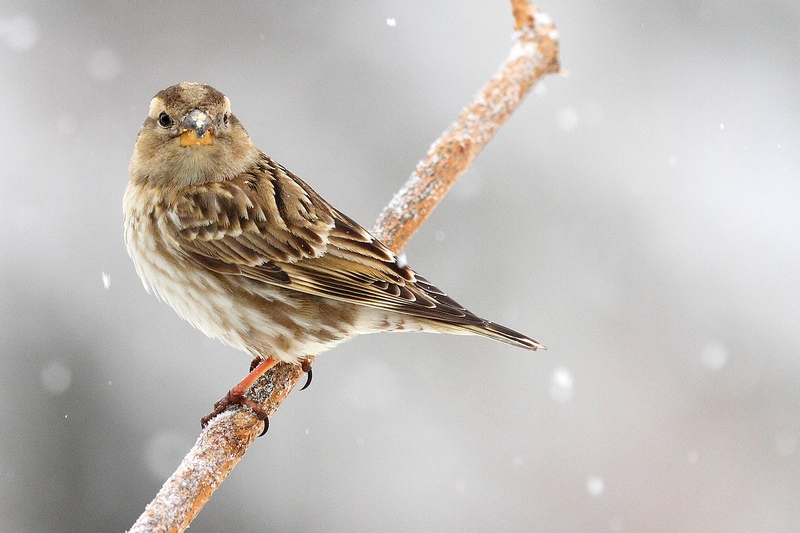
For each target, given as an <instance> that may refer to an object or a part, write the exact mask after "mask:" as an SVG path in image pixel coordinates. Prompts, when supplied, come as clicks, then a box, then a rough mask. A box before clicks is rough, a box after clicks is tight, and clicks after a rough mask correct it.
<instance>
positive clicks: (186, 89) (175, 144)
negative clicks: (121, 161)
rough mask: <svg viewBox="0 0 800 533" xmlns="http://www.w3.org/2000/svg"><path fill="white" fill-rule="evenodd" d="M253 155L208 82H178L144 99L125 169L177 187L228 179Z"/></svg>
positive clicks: (240, 128)
mask: <svg viewBox="0 0 800 533" xmlns="http://www.w3.org/2000/svg"><path fill="white" fill-rule="evenodd" d="M258 156H259V151H258V150H257V149H256V148H255V147H254V146H253V143H252V142H251V141H250V136H249V135H248V134H247V131H245V129H244V127H243V126H242V125H241V123H239V121H238V120H237V119H236V116H234V114H233V113H231V103H230V100H228V97H227V96H225V95H224V94H222V93H221V92H219V91H217V90H216V89H214V88H213V87H211V86H209V85H201V84H199V83H181V84H178V85H173V86H172V87H168V88H166V89H164V90H163V91H160V92H159V93H158V94H156V95H155V97H154V98H153V100H152V101H151V102H150V112H149V113H148V115H147V119H146V120H145V121H144V124H143V125H142V129H141V130H139V136H138V137H137V139H136V149H135V150H134V152H133V158H132V159H131V166H130V173H131V179H133V180H137V181H142V182H151V183H153V184H157V185H160V186H162V187H178V188H180V187H184V186H187V185H193V184H202V183H208V182H215V181H222V180H226V179H231V178H233V177H234V176H237V175H238V174H241V173H242V172H244V171H245V170H247V168H249V167H250V166H251V165H252V164H253V163H254V162H255V160H256V159H257V158H258Z"/></svg>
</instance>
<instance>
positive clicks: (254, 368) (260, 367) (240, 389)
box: [200, 357, 278, 437]
mask: <svg viewBox="0 0 800 533" xmlns="http://www.w3.org/2000/svg"><path fill="white" fill-rule="evenodd" d="M277 364H278V360H277V359H275V358H273V357H267V358H266V359H260V358H256V359H254V360H253V362H252V363H251V364H250V368H251V370H250V373H249V374H247V376H246V377H245V378H244V379H243V380H242V381H240V382H239V384H238V385H236V386H235V387H233V388H232V389H231V390H229V391H228V394H226V395H225V396H223V397H222V398H221V399H220V400H219V401H217V403H215V404H214V410H213V411H211V412H210V413H209V414H207V415H206V416H204V417H203V418H201V419H200V424H201V426H202V427H206V424H208V422H209V421H210V420H211V419H212V418H214V417H215V416H217V415H218V414H220V413H222V412H223V411H225V409H227V408H228V407H230V406H231V405H241V406H242V407H247V408H249V409H251V410H252V411H253V412H254V413H255V415H256V416H257V417H258V419H259V420H263V421H264V431H262V432H261V435H263V434H264V433H266V432H267V429H268V428H269V418H268V417H267V413H265V412H264V410H263V409H262V408H261V406H260V405H259V404H258V403H257V402H254V401H253V400H251V399H249V398H247V397H245V395H244V393H245V392H247V389H249V388H250V386H251V385H252V384H253V383H255V381H256V380H257V379H258V378H260V377H261V376H263V375H264V374H266V373H267V371H268V370H269V369H270V368H272V367H273V366H275V365H277ZM261 435H259V437H260V436H261Z"/></svg>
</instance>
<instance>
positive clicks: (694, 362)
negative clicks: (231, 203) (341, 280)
mask: <svg viewBox="0 0 800 533" xmlns="http://www.w3.org/2000/svg"><path fill="white" fill-rule="evenodd" d="M119 4H120V5H112V3H109V4H106V3H101V2H97V3H94V4H92V3H66V2H64V3H47V4H44V3H42V4H38V3H25V2H4V3H3V5H2V6H0V117H1V118H0V124H2V127H0V220H2V225H0V228H2V229H0V249H2V255H3V258H2V260H0V291H1V292H0V294H1V296H2V300H1V301H2V305H1V306H0V401H1V402H2V403H1V404H0V405H2V407H0V531H4V532H5V531H14V532H28V531H48V532H51V531H87V532H88V531H115V530H116V531H120V530H124V529H125V528H127V527H129V526H130V524H132V523H133V521H134V520H135V519H136V517H137V516H138V515H139V513H140V512H141V511H142V510H143V508H144V506H145V504H146V503H147V502H148V501H149V500H150V499H151V497H152V496H153V495H154V494H155V492H156V491H157V490H158V488H159V486H160V485H161V483H162V481H163V480H164V479H165V478H166V477H167V476H168V474H169V473H170V472H171V471H172V469H173V468H174V467H175V466H176V465H177V463H178V462H179V460H180V458H181V457H182V455H183V453H184V452H185V451H186V450H188V449H189V448H190V447H191V445H192V444H193V442H194V440H195V438H196V436H197V434H198V429H199V423H198V420H199V418H200V417H201V416H202V415H204V414H206V413H207V412H208V411H209V410H210V408H211V406H212V404H213V402H214V401H215V400H216V399H217V398H219V397H220V396H222V395H223V394H224V393H225V392H226V391H227V390H228V388H229V387H230V386H232V385H233V384H234V383H236V382H237V381H238V380H239V379H240V378H241V377H242V376H244V374H245V373H246V371H247V366H248V364H249V358H248V357H247V356H246V355H244V354H241V353H238V352H236V351H234V350H232V349H230V348H227V347H225V346H223V345H222V344H220V343H218V342H215V341H210V340H208V339H206V338H205V337H204V336H203V335H202V334H201V333H199V332H197V331H195V330H193V329H192V328H191V327H190V326H189V325H187V324H186V323H184V322H182V321H181V320H180V319H179V318H178V316H177V315H176V314H175V313H174V312H173V311H172V310H171V309H169V308H168V307H167V306H166V305H164V304H161V303H159V302H158V301H156V299H155V298H154V297H152V296H150V295H148V294H146V293H145V291H144V290H143V289H142V286H141V283H140V282H139V280H138V279H137V277H136V274H135V272H134V269H133V265H132V263H131V261H130V260H129V258H128V257H127V255H126V252H125V248H124V245H123V242H122V214H121V202H122V195H123V191H124V189H125V185H126V182H127V166H128V161H129V158H130V155H131V152H132V148H133V143H134V139H135V136H136V132H137V131H138V128H139V126H140V125H141V123H142V121H143V120H144V117H145V115H146V113H147V107H148V104H149V101H150V98H151V97H152V96H153V94H155V93H156V92H157V91H158V90H160V89H162V88H164V87H166V86H168V85H171V84H173V83H176V82H180V81H202V82H205V83H209V84H211V85H214V86H215V87H217V88H218V89H220V90H221V91H223V92H225V93H226V94H227V95H228V96H229V97H230V99H231V101H232V102H233V108H234V112H236V114H237V116H238V117H239V118H240V120H241V121H242V122H243V123H244V125H245V126H246V127H247V129H248V130H249V132H250V134H251V136H252V138H253V140H254V141H255V143H256V144H257V146H259V147H261V148H262V149H263V150H264V151H265V152H266V153H268V154H269V155H271V156H273V157H274V158H275V159H277V160H278V161H280V162H282V163H283V164H284V165H286V166H287V167H289V168H290V169H292V170H293V171H295V172H296V173H298V174H299V175H300V176H301V177H303V178H304V179H305V180H306V181H308V182H309V183H310V184H312V186H314V187H315V188H316V189H317V191H318V192H320V193H321V194H322V195H323V196H324V197H326V198H327V199H328V200H330V201H331V202H332V203H333V204H334V205H336V206H337V207H339V208H340V209H342V210H343V211H344V212H346V213H348V214H350V215H351V216H353V217H354V218H355V219H356V220H358V221H360V222H361V223H363V224H364V225H366V226H368V227H369V226H371V224H372V222H373V221H374V219H375V217H376V216H377V214H378V213H379V211H380V210H381V208H382V207H383V206H384V205H385V204H386V202H387V201H388V200H389V198H390V197H391V196H392V194H393V193H394V191H395V190H396V189H398V187H399V186H400V185H401V184H402V182H403V181H404V180H405V179H406V177H407V176H408V174H409V173H410V171H411V170H412V169H413V168H414V165H415V164H416V162H417V161H418V160H419V159H420V158H421V157H422V156H423V155H424V153H425V151H426V150H427V148H428V146H429V144H430V143H431V142H432V141H433V140H434V139H435V138H436V137H437V136H438V135H439V134H440V132H441V131H442V130H443V129H444V128H445V127H446V126H447V125H448V124H449V123H450V122H451V121H452V120H453V119H454V118H455V117H456V116H457V114H458V113H459V111H460V110H461V108H462V106H464V105H465V104H466V103H467V102H469V101H470V99H471V97H472V96H473V95H474V93H475V92H476V91H477V90H478V89H479V88H480V87H481V86H482V85H483V83H484V82H485V81H486V80H487V79H488V77H489V76H490V75H491V74H492V73H493V72H494V70H495V68H496V66H497V65H499V64H500V62H501V61H502V60H503V59H504V58H505V57H506V55H507V53H508V50H509V47H510V44H511V40H510V36H511V25H512V20H511V16H510V9H509V6H508V5H507V3H506V2H504V1H501V0H498V1H496V2H487V1H480V2H478V1H475V2H453V1H429V2H420V1H418V2H408V1H406V2H400V1H378V2H374V1H357V2H348V3H340V5H332V4H331V3H322V2H314V3H292V2H263V3H255V2H253V3H246V4H237V5H236V7H222V6H218V5H214V4H210V3H190V2H175V1H173V2H129V3H119ZM541 7H542V8H543V10H544V11H545V12H546V13H548V14H549V15H550V16H551V17H552V18H553V19H554V21H555V22H556V24H557V26H558V29H559V32H560V35H561V43H562V59H563V65H564V68H565V69H566V70H568V71H569V73H570V75H569V77H559V76H553V77H549V78H547V79H546V80H545V82H544V84H543V85H541V86H539V88H537V89H536V91H535V92H534V93H533V94H531V95H530V96H529V98H528V99H527V100H526V101H525V103H524V104H523V105H522V107H521V108H520V109H519V110H518V111H517V113H516V114H515V115H514V116H513V117H512V118H511V119H510V121H509V122H508V123H507V124H506V125H505V126H504V127H503V128H502V129H501V131H500V132H499V134H498V135H497V137H496V138H495V139H494V140H493V141H492V142H491V143H490V145H489V146H488V148H487V149H486V150H485V151H484V153H482V154H481V155H480V157H479V158H478V159H477V160H476V161H475V164H474V165H473V166H472V168H471V169H470V170H469V171H468V173H467V174H466V175H465V177H464V179H463V181H462V182H461V183H459V184H458V185H457V186H456V188H455V189H454V190H453V192H452V194H451V195H450V196H449V197H448V198H447V199H446V200H445V202H444V203H443V204H442V205H441V206H440V207H439V209H438V210H437V211H436V213H435V214H434V215H433V216H432V217H431V219H430V220H429V221H428V222H427V224H426V225H425V226H424V227H423V228H422V230H421V231H420V232H419V234H418V235H417V236H416V237H415V238H414V240H413V241H412V242H411V244H410V245H409V246H408V248H407V253H408V258H409V262H410V264H411V265H412V266H413V267H414V268H415V269H416V270H418V271H419V272H421V273H422V274H423V275H425V276H426V277H428V278H429V279H431V280H432V281H434V282H435V283H436V284H437V285H439V286H440V287H442V288H443V289H445V290H446V291H447V292H448V293H449V294H450V295H451V296H453V297H455V298H456V299H458V300H459V301H460V302H461V303H463V304H465V305H467V306H468V307H470V308H471V309H472V310H473V311H475V312H477V313H479V314H481V315H483V316H486V317H489V318H491V319H494V320H497V321H499V322H502V323H505V324H507V325H509V326H512V327H514V328H517V329H520V330H521V331H524V332H526V333H528V334H530V335H531V336H533V337H534V338H536V339H538V340H540V341H541V342H543V343H544V344H546V345H547V346H548V348H549V349H548V351H546V352H543V353H536V354H532V353H526V352H523V351H520V350H515V349H513V348H510V347H507V346H505V345H501V344H499V343H492V342H489V341H486V340H483V339H477V338H464V337H445V336H437V335H404V336H403V335H396V336H389V335H378V336H372V337H364V338H361V339H358V340H356V341H354V342H351V343H348V344H346V345H343V346H341V347H339V348H337V349H336V350H334V351H332V352H330V353H326V354H324V355H323V356H322V357H320V358H319V359H318V360H317V362H316V364H315V367H314V370H315V379H314V384H313V385H312V386H311V388H310V389H309V390H307V391H304V392H302V393H299V392H295V393H293V394H292V395H291V396H290V397H289V399H288V401H287V402H286V403H285V404H284V405H283V407H282V408H281V410H280V411H279V412H278V413H277V414H276V416H275V417H274V418H273V420H272V429H271V430H270V432H269V434H268V435H267V436H266V437H264V438H262V439H261V440H259V441H258V442H257V443H256V444H255V445H254V446H253V447H252V449H251V450H250V452H249V453H248V454H247V456H246V457H245V459H244V460H243V461H242V463H240V465H239V466H238V468H237V469H236V470H235V471H234V473H233V475H232V476H231V477H230V478H229V479H228V480H227V481H226V482H225V483H224V485H223V486H222V488H221V489H220V490H219V491H218V492H217V493H216V494H215V495H214V497H213V499H212V500H211V502H210V503H209V504H208V505H207V506H206V508H205V509H204V510H203V511H202V513H201V514H200V517H199V518H198V520H197V521H196V522H195V524H194V525H193V526H192V531H195V530H197V531H264V530H276V531H571V532H572V531H574V532H583V531H586V532H589V531H592V532H597V531H665V532H666V531H669V532H680V531H687V532H688V531H691V532H706V531H708V532H711V531H731V532H736V531H742V532H744V531H747V532H754V531H769V532H779V531H787V532H789V531H797V530H799V529H800V450H798V440H799V439H800V358H798V348H800V325H799V324H800V303H798V301H799V299H800V282H798V267H799V266H800V240H799V239H798V238H799V237H800V157H799V154H800V98H799V97H798V95H799V94H800V79H799V76H800V75H799V74H798V73H800V7H799V6H798V4H797V3H796V2H795V1H793V0H791V1H790V0H785V1H783V2H761V3H738V2H728V1H722V0H718V1H713V0H708V1H686V2H562V1H558V0H550V1H548V2H547V3H544V4H542V5H541ZM388 18H393V19H394V20H395V23H396V25H395V26H394V27H393V26H391V25H390V24H387V19H388ZM104 276H106V278H105V281H106V282H107V283H106V284H108V282H110V284H109V286H108V288H106V287H105V284H104Z"/></svg>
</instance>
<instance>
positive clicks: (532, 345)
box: [466, 321, 547, 352]
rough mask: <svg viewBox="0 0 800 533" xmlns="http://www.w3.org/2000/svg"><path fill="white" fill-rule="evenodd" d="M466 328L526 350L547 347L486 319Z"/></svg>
mask: <svg viewBox="0 0 800 533" xmlns="http://www.w3.org/2000/svg"><path fill="white" fill-rule="evenodd" d="M466 329H469V330H470V331H472V332H473V333H476V334H478V335H482V336H484V337H488V338H490V339H494V340H498V341H500V342H505V343H506V344H510V345H512V346H517V347H518V348H525V349H526V350H532V351H534V352H535V351H536V350H538V349H540V348H541V349H542V350H546V349H547V347H545V346H544V345H543V344H541V343H539V342H538V341H535V340H533V339H531V338H530V337H527V336H525V335H523V334H522V333H519V332H518V331H514V330H513V329H511V328H507V327H505V326H501V325H500V324H495V323H494V322H488V321H486V322H484V323H483V324H480V325H475V326H467V328H466Z"/></svg>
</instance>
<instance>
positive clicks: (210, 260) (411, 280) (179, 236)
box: [167, 156, 485, 325]
mask: <svg viewBox="0 0 800 533" xmlns="http://www.w3.org/2000/svg"><path fill="white" fill-rule="evenodd" d="M167 212H168V216H169V218H170V219H171V222H172V225H173V226H174V231H173V238H174V239H175V242H176V243H177V244H178V246H179V247H180V249H181V250H182V251H183V252H184V254H185V255H186V257H187V259H188V260H190V261H193V262H195V263H196V264H198V265H201V266H203V267H205V268H208V269H210V270H213V271H215V272H218V273H220V274H227V275H234V276H245V277H247V278H250V279H252V280H256V281H259V282H264V283H272V284H278V285H283V286H286V287H289V288H292V289H295V290H298V291H302V292H305V293H309V294H315V295H318V296H325V297H328V298H333V299H336V300H341V301H346V302H350V303H353V304H358V305H363V306H368V307H373V308H379V309H385V310H389V311H394V312H399V313H403V314H407V315H412V316H418V317H425V318H430V319H434V320H438V321H442V322H445V323H450V324H463V325H481V324H485V321H484V320H482V319H480V318H479V317H477V316H476V315H474V314H472V313H471V312H469V311H467V310H466V309H465V308H464V307H463V306H461V305H459V304H458V303H457V302H455V301H454V300H453V299H451V298H449V297H448V296H447V295H445V294H444V293H443V292H442V291H440V290H439V289H437V288H436V287H435V286H433V285H432V284H430V283H429V282H428V281H427V280H425V279H424V278H422V277H421V276H419V275H417V274H416V273H415V272H414V271H413V270H411V269H410V268H408V267H405V266H400V265H398V263H397V257H396V256H395V255H394V254H393V253H392V252H391V251H390V250H389V249H388V248H386V246H384V245H383V244H382V243H381V242H380V241H378V240H377V239H375V238H374V237H372V235H370V234H369V232H367V231H366V230H365V229H364V228H363V227H361V226H360V225H359V224H358V223H356V222H354V221H353V220H352V219H350V218H349V217H347V216H346V215H344V214H342V213H340V212H339V211H337V210H336V209H335V208H333V207H332V206H331V205H330V204H328V203H327V202H326V201H325V200H323V199H322V198H321V197H320V196H319V195H318V194H317V193H315V192H314V191H313V189H311V188H310V187H309V186H308V185H306V184H305V183H304V182H303V181H302V180H300V179H299V178H297V177H296V176H294V175H293V174H291V173H290V172H289V171H288V170H286V169H284V168H283V167H281V166H280V165H278V164H277V163H275V162H273V161H272V160H271V159H269V158H267V157H266V156H264V158H263V159H262V160H261V161H260V162H259V164H258V166H257V167H256V168H254V169H253V171H252V172H250V173H247V174H242V175H241V176H238V177H237V178H235V179H233V180H227V181H223V182H218V183H209V184H205V185H201V186H195V187H194V188H193V189H191V190H189V191H187V192H186V193H185V194H183V195H182V196H181V198H180V199H179V200H178V201H177V202H176V203H175V205H174V206H172V207H171V208H170V209H168V211H167Z"/></svg>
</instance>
